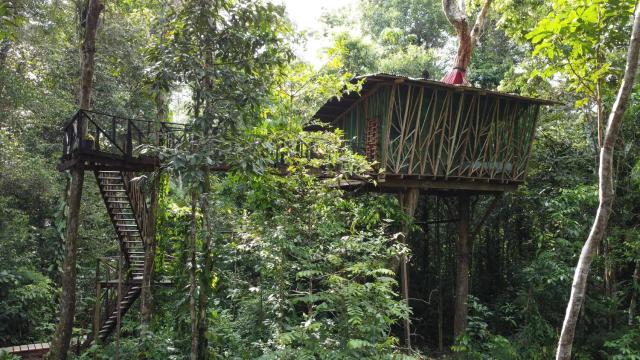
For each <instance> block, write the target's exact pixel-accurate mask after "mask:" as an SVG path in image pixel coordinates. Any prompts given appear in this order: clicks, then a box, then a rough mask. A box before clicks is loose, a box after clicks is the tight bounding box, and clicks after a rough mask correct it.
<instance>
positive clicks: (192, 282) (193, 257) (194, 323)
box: [189, 191, 198, 360]
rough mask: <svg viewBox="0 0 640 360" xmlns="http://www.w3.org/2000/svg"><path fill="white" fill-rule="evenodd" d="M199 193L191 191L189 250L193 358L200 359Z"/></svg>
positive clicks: (194, 359)
mask: <svg viewBox="0 0 640 360" xmlns="http://www.w3.org/2000/svg"><path fill="white" fill-rule="evenodd" d="M197 199H198V198H197V195H196V192H195V191H192V192H191V234H190V237H189V251H190V253H191V269H190V270H189V314H190V315H191V357H190V359H191V360H198V316H197V303H196V290H197V287H198V284H197V280H196V268H197V265H198V264H197V262H196V231H197V223H196V222H197V217H196V204H197Z"/></svg>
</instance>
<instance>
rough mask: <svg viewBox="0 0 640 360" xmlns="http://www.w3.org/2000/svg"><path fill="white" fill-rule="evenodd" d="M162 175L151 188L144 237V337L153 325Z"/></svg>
mask: <svg viewBox="0 0 640 360" xmlns="http://www.w3.org/2000/svg"><path fill="white" fill-rule="evenodd" d="M159 184H160V173H158V174H156V176H155V177H154V179H153V184H152V186H151V194H150V196H151V198H150V201H149V214H148V217H147V218H146V219H145V221H147V225H146V228H147V231H146V233H145V237H144V239H143V240H144V243H145V244H144V269H143V273H142V289H141V293H140V320H141V321H140V323H141V333H142V334H143V335H144V334H145V333H146V332H147V330H148V328H149V324H151V317H152V314H153V275H154V270H155V261H156V214H157V212H158V186H159Z"/></svg>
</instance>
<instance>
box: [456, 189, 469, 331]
mask: <svg viewBox="0 0 640 360" xmlns="http://www.w3.org/2000/svg"><path fill="white" fill-rule="evenodd" d="M469 203H470V201H469V195H460V197H459V198H458V218H459V221H458V239H457V241H456V257H457V265H456V287H455V288H456V294H455V295H456V296H455V308H454V319H453V335H454V337H455V338H457V337H458V336H460V335H462V334H463V333H464V330H465V329H466V327H467V312H468V308H467V297H468V296H469V261H470V253H471V250H470V248H471V242H470V241H469V218H470V215H469Z"/></svg>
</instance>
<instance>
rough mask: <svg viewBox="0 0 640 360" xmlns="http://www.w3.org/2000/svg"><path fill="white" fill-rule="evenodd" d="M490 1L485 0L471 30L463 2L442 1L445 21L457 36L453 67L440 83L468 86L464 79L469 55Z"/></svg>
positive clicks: (480, 32) (476, 41) (474, 44)
mask: <svg viewBox="0 0 640 360" xmlns="http://www.w3.org/2000/svg"><path fill="white" fill-rule="evenodd" d="M491 2H492V0H485V1H484V4H483V5H482V8H481V9H480V12H479V13H478V17H477V18H476V22H475V24H474V25H473V27H472V28H469V20H468V18H467V11H466V7H465V2H464V0H462V1H460V0H442V8H443V10H444V13H445V15H446V16H447V20H449V23H451V25H452V26H453V27H454V29H455V30H456V34H457V35H458V52H457V55H456V59H455V62H454V65H453V69H452V70H451V71H450V72H449V73H448V74H447V75H445V77H444V78H443V79H442V81H444V82H447V83H450V84H462V85H469V82H468V81H467V78H466V72H467V69H468V68H469V64H470V63H471V54H472V53H473V48H474V47H475V46H476V44H477V43H478V39H479V38H480V35H482V28H483V26H484V22H485V19H486V18H487V14H488V13H489V8H490V7H491Z"/></svg>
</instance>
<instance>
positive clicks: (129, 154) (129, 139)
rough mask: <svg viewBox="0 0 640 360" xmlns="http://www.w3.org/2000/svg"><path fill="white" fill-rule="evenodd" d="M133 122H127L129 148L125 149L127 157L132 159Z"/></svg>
mask: <svg viewBox="0 0 640 360" xmlns="http://www.w3.org/2000/svg"><path fill="white" fill-rule="evenodd" d="M131 140H132V139H131V120H127V148H126V149H125V153H126V156H127V157H131V155H132V154H133V151H132V149H131V148H132V147H133V144H132V141H131Z"/></svg>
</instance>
